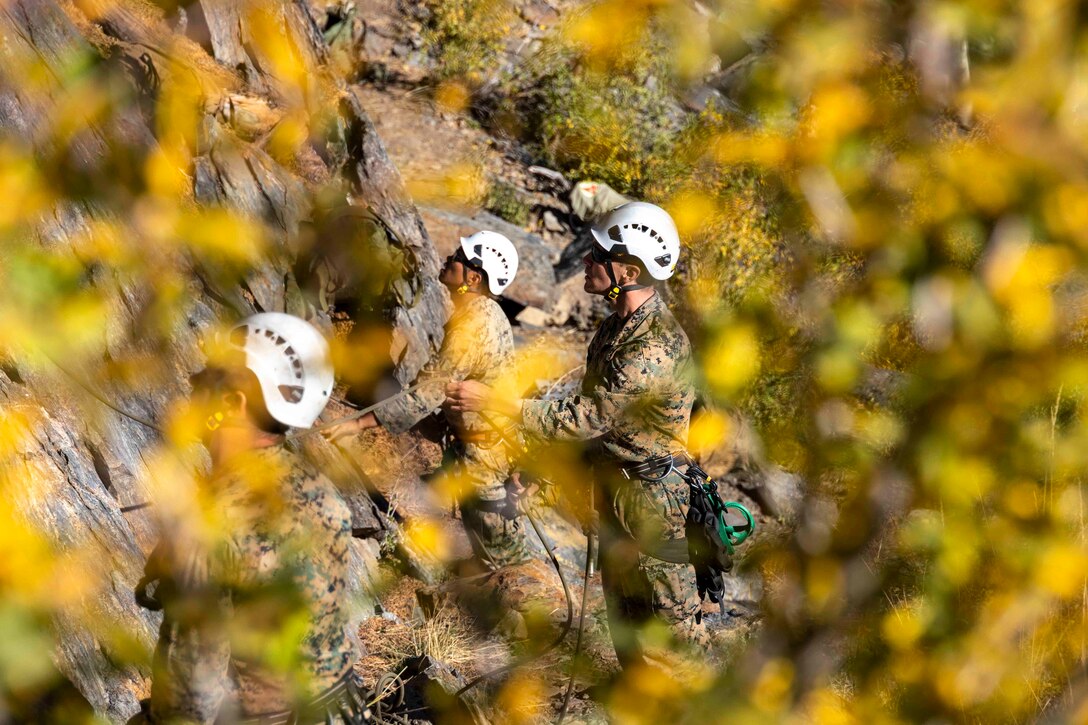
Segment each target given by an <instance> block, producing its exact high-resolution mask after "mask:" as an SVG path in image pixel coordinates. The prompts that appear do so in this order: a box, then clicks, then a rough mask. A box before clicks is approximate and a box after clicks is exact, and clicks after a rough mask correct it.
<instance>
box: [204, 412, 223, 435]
mask: <svg viewBox="0 0 1088 725" xmlns="http://www.w3.org/2000/svg"><path fill="white" fill-rule="evenodd" d="M224 417H225V416H224V415H223V411H221V410H217V411H215V412H214V413H212V414H211V415H209V416H208V419H207V420H206V421H204V425H205V426H206V427H207V429H208V430H210V431H216V430H219V427H220V426H222V425H223V419H224Z"/></svg>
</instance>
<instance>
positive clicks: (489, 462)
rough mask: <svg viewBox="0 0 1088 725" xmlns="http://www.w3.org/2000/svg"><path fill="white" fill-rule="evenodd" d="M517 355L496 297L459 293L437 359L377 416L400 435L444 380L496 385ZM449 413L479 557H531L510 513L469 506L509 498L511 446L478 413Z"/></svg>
mask: <svg viewBox="0 0 1088 725" xmlns="http://www.w3.org/2000/svg"><path fill="white" fill-rule="evenodd" d="M513 358H514V335H513V332H511V330H510V321H509V320H507V318H506V314H505V313H504V312H503V311H502V308H501V307H499V304H498V302H496V301H495V300H493V299H491V298H490V297H487V296H484V295H468V296H465V297H463V298H460V299H458V300H457V305H456V308H455V310H454V313H453V315H452V316H451V317H450V321H449V323H447V325H446V337H445V339H444V340H443V341H442V348H441V350H439V353H438V356H437V357H436V358H435V359H434V360H433V361H432V362H431V363H429V364H428V365H427V366H426V367H425V368H424V369H423V371H422V372H421V373H420V374H419V377H417V378H416V383H417V384H420V386H419V387H418V388H417V389H416V390H414V391H413V392H411V393H409V394H408V395H404V396H401V397H400V398H397V399H395V400H392V401H390V402H388V403H386V404H385V405H383V406H381V407H380V408H378V409H377V410H376V411H375V412H374V415H375V416H376V417H377V418H378V420H379V421H380V422H381V423H382V425H384V426H385V427H386V429H388V430H389V431H390V432H392V433H401V432H403V431H405V430H407V429H409V428H411V427H412V426H413V425H415V424H416V423H418V422H419V421H421V420H423V419H424V418H425V417H427V416H428V415H430V414H431V413H432V412H434V411H435V410H437V409H439V408H440V406H441V405H442V403H443V401H444V400H445V399H446V384H447V383H449V382H450V381H461V380H476V381H479V382H481V383H484V384H486V385H491V386H494V385H495V384H496V383H497V382H498V381H500V380H501V379H503V378H504V377H505V376H507V375H508V374H509V372H510V366H511V364H512V362H513ZM444 413H445V417H446V420H447V422H448V423H449V425H450V427H451V428H452V429H453V432H454V434H455V435H456V437H457V441H456V442H455V444H454V445H453V446H452V447H451V448H450V450H449V451H448V453H450V454H452V455H449V456H447V460H449V461H451V473H452V475H455V476H456V477H457V478H458V480H459V481H460V482H461V483H462V485H463V487H464V488H465V489H466V490H465V492H464V493H465V495H464V496H463V500H464V504H463V505H462V522H463V523H464V525H465V527H466V529H467V530H468V533H469V539H470V540H471V541H472V545H473V550H474V551H475V552H476V554H477V555H478V556H479V555H481V554H483V553H484V552H483V551H482V548H481V547H480V546H479V544H480V541H483V542H485V545H486V549H487V550H488V552H489V556H482V557H481V558H483V559H485V560H487V559H490V560H492V562H493V563H497V564H498V565H499V566H505V565H506V564H514V563H517V562H519V561H524V560H525V559H527V558H528V553H527V551H528V550H527V547H526V542H525V531H524V528H523V527H522V525H521V521H520V520H519V519H518V518H516V517H515V516H514V515H513V512H509V514H508V515H501V516H500V515H498V514H494V513H480V512H477V511H474V510H470V509H473V507H474V506H475V503H474V502H487V503H491V504H497V503H499V502H504V501H506V498H507V491H506V481H507V479H508V478H509V477H510V474H511V472H512V470H513V467H514V460H513V459H514V456H513V453H512V451H511V450H510V446H509V445H508V444H507V443H506V442H504V441H503V439H502V438H501V437H500V436H499V434H498V433H497V432H496V431H495V429H494V428H493V427H492V426H491V424H489V423H488V422H486V421H485V420H484V419H483V418H482V417H481V416H480V415H479V414H478V413H458V412H454V411H450V410H446V411H444ZM488 415H489V417H490V418H491V420H492V421H494V422H495V423H496V424H497V425H499V426H502V427H504V428H505V427H508V426H509V425H510V421H509V419H507V418H505V417H503V416H500V415H497V414H493V413H491V414H488ZM478 508H479V507H478V506H476V509H478ZM490 508H492V509H493V508H495V507H494V506H492V507H490Z"/></svg>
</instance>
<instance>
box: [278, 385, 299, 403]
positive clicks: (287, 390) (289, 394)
mask: <svg viewBox="0 0 1088 725" xmlns="http://www.w3.org/2000/svg"><path fill="white" fill-rule="evenodd" d="M277 389H278V390H279V391H280V395H282V396H283V399H284V400H286V401H287V402H288V403H297V402H299V401H300V400H302V390H303V388H302V386H301V385H280V386H278V388H277Z"/></svg>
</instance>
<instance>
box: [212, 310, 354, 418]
mask: <svg viewBox="0 0 1088 725" xmlns="http://www.w3.org/2000/svg"><path fill="white" fill-rule="evenodd" d="M229 339H230V345H231V346H232V347H234V348H235V349H237V350H241V351H243V352H245V355H246V367H247V368H249V369H250V370H252V371H253V374H254V375H256V376H257V381H258V382H259V383H260V385H261V393H262V394H263V395H264V402H265V406H266V407H267V408H268V414H269V415H271V416H272V417H273V418H275V419H276V420H278V421H279V422H280V423H283V424H284V425H289V426H291V427H293V428H309V427H311V426H312V425H313V424H314V421H315V420H317V417H318V416H319V415H321V411H323V410H324V409H325V405H326V404H327V403H328V402H329V396H330V395H332V387H333V370H332V356H331V354H330V352H329V343H328V342H326V341H325V337H324V336H323V335H322V334H321V333H320V332H319V331H318V329H317V328H316V327H314V326H313V325H311V324H310V323H309V322H306V320H303V319H302V318H300V317H295V316H294V315H285V314H283V313H282V312H262V313H261V314H258V315H251V316H250V317H247V318H245V319H244V320H242V321H241V322H239V323H238V324H237V325H235V326H234V327H233V328H231V331H230V336H229Z"/></svg>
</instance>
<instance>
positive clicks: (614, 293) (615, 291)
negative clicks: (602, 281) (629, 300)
mask: <svg viewBox="0 0 1088 725" xmlns="http://www.w3.org/2000/svg"><path fill="white" fill-rule="evenodd" d="M621 291H622V290H620V288H619V286H617V285H612V286H611V287H609V288H608V292H607V293H605V297H606V298H608V301H609V302H615V301H616V300H618V299H619V297H620V292H621Z"/></svg>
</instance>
